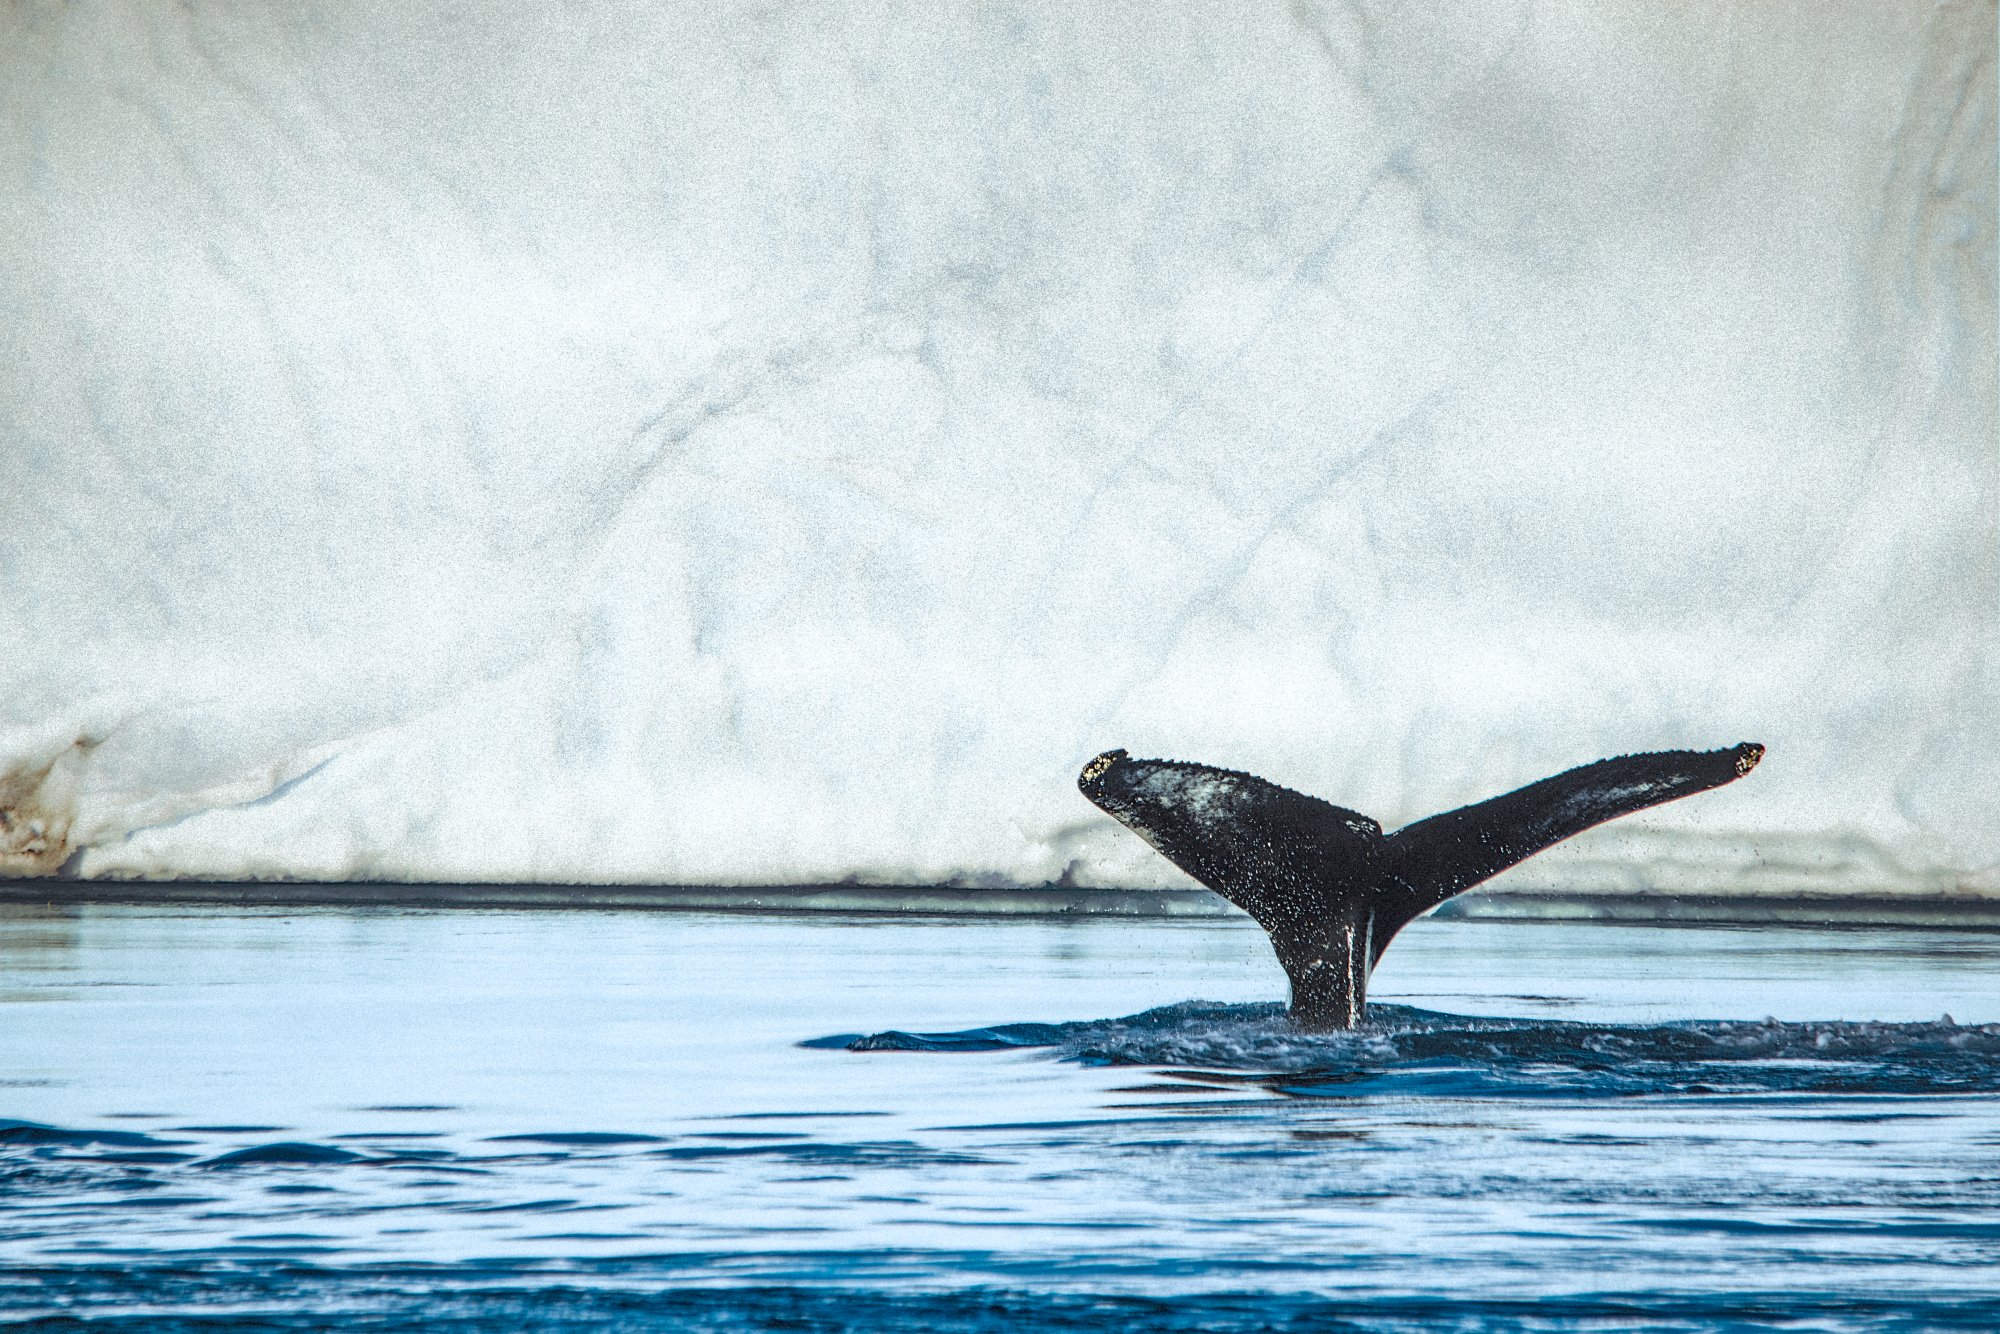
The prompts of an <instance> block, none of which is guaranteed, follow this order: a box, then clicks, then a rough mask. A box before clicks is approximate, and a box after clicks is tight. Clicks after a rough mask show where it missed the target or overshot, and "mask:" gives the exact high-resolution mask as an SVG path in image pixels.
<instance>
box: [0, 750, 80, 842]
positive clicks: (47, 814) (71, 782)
mask: <svg viewBox="0 0 2000 1334" xmlns="http://www.w3.org/2000/svg"><path fill="white" fill-rule="evenodd" d="M93 744H94V743H92V742H91V741H90V740H89V739H88V738H84V737H79V738H77V740H76V741H75V743H74V744H72V745H71V746H69V747H68V748H67V749H65V750H62V751H59V752H58V753H57V754H55V755H53V756H51V757H50V758H49V759H48V760H46V761H44V762H43V763H42V764H41V765H40V766H39V767H31V766H32V764H33V762H32V761H30V762H29V763H28V764H24V765H19V766H17V767H15V768H13V769H10V770H8V771H7V772H5V773H0V875H6V876H17V875H18V876H29V875H53V874H55V872H56V870H57V869H58V868H59V867H61V866H62V864H63V863H64V862H65V861H68V860H69V855H70V853H71V852H73V851H75V849H74V848H73V847H71V845H70V839H69V835H70V827H71V825H72V824H74V823H75V820H76V783H75V774H76V767H77V763H78V761H80V760H81V759H82V758H83V756H84V755H86V754H88V753H89V752H90V750H91V749H92V747H93ZM51 780H53V781H51Z"/></svg>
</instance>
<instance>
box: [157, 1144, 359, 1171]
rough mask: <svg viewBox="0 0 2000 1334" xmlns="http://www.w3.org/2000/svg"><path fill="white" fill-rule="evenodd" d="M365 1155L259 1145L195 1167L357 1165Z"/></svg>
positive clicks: (301, 1146) (320, 1147)
mask: <svg viewBox="0 0 2000 1334" xmlns="http://www.w3.org/2000/svg"><path fill="white" fill-rule="evenodd" d="M362 1157H363V1155H361V1154H358V1153H352V1152H350V1151H348V1150H346V1149H336V1148H334V1147H333V1146H332V1145H330V1144H296V1143H285V1144H259V1145H256V1146H255V1147H252V1148H248V1149H237V1150H236V1151H234V1152H233V1153H224V1154H218V1155H217V1156H215V1157H213V1158H204V1159H202V1160H201V1161H200V1162H198V1163H196V1164H195V1166H196V1167H251V1166H254V1165H256V1164H259V1163H292V1164H313V1165H318V1164H323V1163H358V1162H360V1161H361V1160H362Z"/></svg>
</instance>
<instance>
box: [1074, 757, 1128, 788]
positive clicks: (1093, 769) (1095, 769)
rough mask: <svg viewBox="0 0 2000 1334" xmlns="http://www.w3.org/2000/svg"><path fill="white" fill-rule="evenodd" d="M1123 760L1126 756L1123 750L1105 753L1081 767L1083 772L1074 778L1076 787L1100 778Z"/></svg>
mask: <svg viewBox="0 0 2000 1334" xmlns="http://www.w3.org/2000/svg"><path fill="white" fill-rule="evenodd" d="M1125 758H1127V755H1126V752H1125V751H1123V750H1107V751H1105V752H1104V753H1103V754H1102V755H1099V756H1098V757H1097V758H1096V759H1094V760H1092V761H1091V762H1090V763H1089V764H1086V765H1084V766H1083V772H1082V773H1080V774H1078V775H1077V776H1076V785H1077V786H1078V787H1082V786H1084V785H1085V784H1086V783H1088V782H1090V781H1091V780H1092V779H1094V778H1102V777H1103V776H1104V771H1105V770H1107V769H1109V768H1110V767H1111V766H1112V765H1114V764H1116V763H1118V761H1120V760H1122V759H1125Z"/></svg>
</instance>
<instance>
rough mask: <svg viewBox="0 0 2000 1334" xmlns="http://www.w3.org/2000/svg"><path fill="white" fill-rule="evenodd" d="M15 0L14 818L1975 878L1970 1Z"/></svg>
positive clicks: (1973, 62) (666, 863) (813, 856)
mask: <svg viewBox="0 0 2000 1334" xmlns="http://www.w3.org/2000/svg"><path fill="white" fill-rule="evenodd" d="M0 24H4V28H5V31H4V33H0V232H4V235H6V236H7V238H8V241H7V244H6V245H5V246H4V247H0V310H4V312H5V316H4V318H0V433H3V434H4V442H5V448H4V450H0V514H4V520H0V642H4V644H5V650H4V652H0V772H4V773H5V774H7V775H9V777H8V778H6V779H5V780H0V803H4V804H7V805H8V806H9V807H10V809H12V810H13V811H14V813H15V818H14V819H13V823H12V824H11V825H10V826H9V828H8V829H7V831H6V838H7V840H8V845H7V847H6V849H5V853H6V856H7V858H8V860H7V862H6V866H7V869H10V870H14V871H35V870H41V869H48V868H50V867H52V866H53V865H55V864H58V863H60V862H61V861H62V860H63V859H64V858H66V857H68V856H70V855H71V853H72V852H73V851H75V850H77V849H81V850H82V852H81V857H80V859H79V860H78V862H77V863H76V865H77V867H78V869H80V870H81V871H82V872H83V873H84V874H98V875H103V874H149V875H150V874H185V875H209V876H243V875H274V874H286V875H294V876H332V877H342V876H380V877H409V878H418V879H423V878H444V879H478V878H489V877H490V878H501V879H546V880H572V879H621V880H622V879H635V880H648V881H679V882H718V883H755V882H786V881H827V880H839V879H842V878H846V877H857V878H859V879H862V880H880V881H890V882H897V881H911V882H932V881H942V880H952V879H958V880H962V881H965V882H968V883H991V884H1010V883H1038V882H1042V881H1047V880H1052V879H1056V878H1058V877H1067V879H1068V880H1069V881H1070V882H1072V883H1078V884H1085V885H1088V884H1109V883H1118V884H1134V885H1144V884H1154V883H1169V882H1170V880H1169V878H1170V877H1171V876H1172V875H1173V874H1174V873H1173V872H1172V871H1171V868H1169V867H1167V866H1166V865H1165V864H1164V863H1163V862H1161V861H1160V860H1159V859H1158V858H1155V857H1154V856H1153V855H1152V854H1151V853H1150V852H1149V851H1148V850H1147V849H1146V848H1145V847H1144V846H1143V845H1142V844H1140V843H1139V842H1138V841H1137V840H1135V839H1130V838H1128V837H1125V836H1123V835H1122V834H1120V833H1119V832H1118V831H1116V830H1115V829H1114V827H1113V826H1112V825H1111V824H1110V822H1109V821H1108V820H1105V819H1101V818H1096V816H1095V813H1094V812H1093V811H1092V810H1090V809H1089V808H1088V806H1087V805H1086V804H1085V803H1083V802H1082V801H1081V800H1080V799H1079V798H1078V796H1077V794H1076V792H1075V790H1074V788H1073V785H1072V779H1073V776H1074V773H1075V771H1076V768H1077V766H1078V765H1079V764H1080V763H1081V762H1082V761H1083V760H1084V759H1086V758H1088V757H1089V756H1090V755H1091V754H1094V753H1096V752H1097V751H1099V750H1102V749H1104V748H1105V747H1107V746H1112V745H1119V746H1125V747H1128V748H1130V749H1131V750H1132V751H1133V752H1134V753H1135V754H1147V755H1153V754H1162V755H1173V756H1181V757H1187V758H1194V759H1200V760H1203V761H1206V762H1210V763H1216V764H1224V765H1229V766H1233V767H1241V768H1247V769H1250V770H1252V771H1254V772H1257V773H1260V774H1263V775H1264V776H1266V777H1269V778H1271V779H1273V780H1274V781H1278V782H1282V783H1285V784H1287V785H1290V786H1293V787H1297V788H1301V789H1304V790H1307V791H1311V792H1314V793H1317V794H1320V795H1324V796H1326V797H1328V798H1329V799H1332V800H1335V801H1338V802H1340V803H1341V804H1343V805H1347V806H1351V807H1353V808H1355V809H1358V810H1362V811H1365V812H1367V813H1368V814H1370V815H1372V816H1374V817H1376V818H1378V819H1380V820H1381V821H1382V822H1383V823H1384V824H1385V825H1390V826H1393V825H1395V824H1398V823H1400V822H1403V821H1405V820H1408V819H1412V818H1416V817H1418V816H1421V815H1424V814H1428V813H1430V812H1433V811H1437V810H1442V809H1445V808H1448V807H1451V806H1454V805H1457V804H1460V803H1463V802H1466V801H1470V800H1474V799H1477V798H1479V797H1482V796H1485V795H1488V794H1491V793H1494V792H1498V791H1501V790H1504V789H1507V788H1509V787H1512V786H1515V785H1518V784H1519V783H1522V782H1525V781H1528V780H1530V779H1533V778H1537V777H1540V776H1543V775H1545V774H1548V773H1552V772H1555V771H1557V770H1560V769H1562V768H1565V767H1567V766H1569V765H1572V764H1576V763H1581V762H1583V761H1586V760H1590V759H1595V758H1598V757H1600V756H1603V755H1609V754H1616V753H1621V752H1625V751H1631V750H1641V749H1651V748H1665V747H1682V746H1697V747H1710V746H1723V745H1729V744H1732V743H1735V742H1737V741H1741V740H1758V741H1763V742H1766V743H1768V744H1769V745H1770V747H1771V759H1770V761H1769V762H1768V763H1767V764H1766V765H1765V766H1764V768H1763V769H1762V770H1760V771H1759V773H1758V774H1757V776H1756V781H1755V783H1754V784H1745V785H1742V786H1741V787H1739V788H1736V789H1732V790H1731V791H1730V792H1729V793H1728V794H1726V799H1724V798H1718V799H1716V800H1713V801H1708V802H1704V803H1689V804H1688V805H1687V806H1686V808H1685V809H1682V808H1679V807H1670V808H1662V809H1660V810H1658V811H1655V812H1651V813H1648V814H1647V815H1646V816H1645V817H1643V818H1642V819H1639V820H1634V821H1631V822H1628V824H1629V827H1628V825H1627V824H1621V825H1620V826H1617V827H1613V828H1606V829H1602V830H1598V831H1595V832H1594V833H1592V834H1589V835H1586V836H1584V837H1583V838H1580V839H1578V840H1576V841H1575V842H1574V843H1572V844H1570V845H1566V846H1565V847H1564V848H1562V849H1559V850H1557V851H1556V852H1554V853H1551V854H1549V855H1548V856H1546V857H1543V858H1539V859H1537V860H1536V861H1535V862H1532V863H1529V864H1527V865H1525V866H1523V867H1521V868H1519V869H1518V870H1516V871H1515V872H1512V873H1510V876H1509V877H1508V881H1507V883H1511V884H1516V885H1528V884H1546V885H1591V886H1607V885H1609V886H1636V885H1647V886H1654V887H1659V888H1668V889H1695V888H1701V889H1745V890H1755V889H1776V890H1785V889H1798V888H1805V887H1814V888H1857V889H1932V890H1935V889H1949V888H1954V887H1970V888H1987V889H1991V888H1994V887H1996V886H2000V825H1996V823H1995V822H1994V821H1993V819H1992V814H1993V794H1994V793H1995V792H1996V791H2000V653H1996V651H1995V650H1996V647H2000V644H1996V631H2000V597H1996V595H2000V551H1996V545H1995V540H1994V531H1995V523H1996V511H2000V454H1996V450H1995V427H1996V421H1995V418H1996V413H1995V373H1994V372H1995V359H1996V346H1995V304H1994V268H1995V259H1994V255H1995V247H1994V232H1995V226H1994V210H1995V191H1994V178H1995V165H1994V164H1995V138H1994V81H1995V76H1994V58H1993V51H1994V7H1993V5H1992V4H1990V3H1947V4H1941V5H1931V4H1918V3H1908V4H1882V5H1849V6H1840V7H1836V8H1834V9H1825V8H1808V9H1792V8H1787V7H1782V6H1778V5H1775V4H1762V3H1758V4H1751V5H1748V6H1729V7H1726V8H1725V7H1724V6H1721V5H1719V4H1716V5H1697V6H1695V7H1693V8H1687V7H1682V8H1679V9H1676V10H1675V11H1674V12H1673V13H1672V14H1671V16H1669V15H1668V14H1667V13H1666V12H1665V11H1663V10H1659V9H1657V8H1645V7H1633V8H1627V9H1614V10H1602V11H1600V10H1595V9H1592V8H1589V7H1581V6H1555V5H1546V4H1499V5H1492V6H1479V7H1466V6H1452V5H1443V4H1437V5H1397V6H1376V5H1361V6H1339V5H1333V4H1324V5H1320V4H1300V5H1296V6H1284V5H1278V4H1268V5H1254V6H1246V7H1236V8H1230V9H1227V10H1213V9H1207V8H1201V7H1188V8H1185V9H1172V8H1162V9H1152V8H1123V7H1117V6H1112V5H1108V4H1087V5H1071V6H1044V5H992V6H969V5H968V6H950V7H941V8H940V7H919V8H917V9H915V10H893V9H889V8H886V7H884V8H877V7H873V6H864V5H842V6H836V7H833V8H830V9H815V8H811V7H784V6H780V7H770V6H736V5H692V4H686V5H666V6H660V5H642V4H628V5H617V4H607V5H602V6H596V7H591V8H588V9H583V10H576V11H572V10H569V9H557V8H555V7H550V6H543V5H531V4H526V3H514V2H513V0H508V2H507V3H487V4H479V5H443V6H426V7H421V8H418V9H411V8H410V7H407V6H401V5H391V4H364V3H356V4H348V5H341V6H335V7H333V8H331V9H328V10H320V11H315V12H313V13H311V14H310V15H307V14H303V13H301V14H294V13H292V12H290V11H286V10H281V9H276V8H270V7H250V8H247V9H240V10H232V9H224V8H210V7H207V6H202V5H197V6H194V7H192V8H188V9H178V8H177V9H172V10H165V9H161V10H155V9H151V8H146V7H128V6H123V5H115V4H92V3H79V4H75V5H68V6H57V5H40V4H29V5H25V6H18V7H15V8H12V9H10V10H8V11H7V13H6V15H5V17H4V18H0Z"/></svg>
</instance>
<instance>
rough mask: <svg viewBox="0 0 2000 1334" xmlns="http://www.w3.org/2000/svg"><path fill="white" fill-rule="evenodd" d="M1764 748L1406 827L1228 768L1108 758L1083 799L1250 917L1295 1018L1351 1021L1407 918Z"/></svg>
mask: <svg viewBox="0 0 2000 1334" xmlns="http://www.w3.org/2000/svg"><path fill="white" fill-rule="evenodd" d="M1763 756H1764V747H1762V746H1761V745H1758V744H1756V743H1754V742H1744V743H1742V744H1741V745H1737V746H1733V747H1731V748H1729V749H1727V750H1709V751H1695V750H1669V751H1658V752H1655V753H1652V754H1647V755H1624V756H1620V757H1619V758H1617V759H1612V760H1599V761H1598V762H1596V763H1595V764H1585V765H1581V766H1579V767H1578V768H1575V769H1570V770H1567V771H1566V772H1563V773H1560V774H1557V775H1556V776H1555V777H1553V778H1545V779H1543V780H1542V781H1540V782H1538V783H1530V784H1528V785H1527V786H1526V787H1523V788H1518V789H1516V790H1515V791H1513V792H1509V793H1507V794H1506V795H1504V796H1499V797H1494V798H1492V799H1491V800H1488V801H1482V802H1477V803H1475V804H1473V805H1471V806H1463V807H1460V808H1459V809H1457V810H1454V811H1447V812H1445V813H1444V814H1442V815H1434V816H1432V817H1430V818H1429V819H1427V820H1419V821H1417V822H1416V823H1415V824H1412V825H1406V826H1405V827H1403V828H1402V829H1399V830H1397V831H1396V832H1395V833H1393V834H1384V833H1383V832H1382V827H1381V826H1380V825H1378V824H1376V823H1375V821H1373V820H1371V819H1369V818H1368V817H1367V816H1365V815H1361V814H1358V813H1356V812H1354V811H1350V810H1343V809H1342V808H1341V807H1339V806H1334V805H1332V804H1330V803H1328V802H1324V801H1321V800H1320V799H1319V798H1317V797H1309V796H1306V795H1305V794H1304V793H1302V792H1294V791H1292V790H1291V789H1290V788H1284V787H1279V786H1278V785H1277V784H1276V783H1267V782H1265V781H1264V780H1263V779H1261V778H1257V777H1255V776H1253V775H1251V774H1247V773H1241V772H1239V771H1237V770H1233V769H1216V768H1211V767H1210V766H1208V765H1205V764H1189V763H1186V762H1183V761H1180V760H1135V759H1133V758H1132V757H1131V756H1129V755H1127V754H1126V753H1125V752H1124V751H1122V750H1111V751H1106V752H1105V753H1104V754H1102V755H1099V756H1098V757H1097V758H1096V759H1094V760H1092V761H1091V762H1090V763H1089V764H1087V765H1085V766H1084V769H1083V773H1082V775H1081V776H1080V777H1079V778H1078V779H1077V786H1078V787H1079V788H1081V789H1082V791H1083V795H1084V796H1086V797H1088V798H1090V800H1091V801H1093V802H1095V803H1096V804H1097V805H1098V806H1100V807H1102V808H1103V809H1104V810H1105V811H1107V812H1108V813H1110V814H1111V815H1112V816H1114V817H1115V818H1116V819H1118V820H1119V821H1120V822H1122V823H1123V824H1125V825H1126V826H1127V827H1128V828H1130V829H1131V830H1132V831H1133V832H1134V833H1136V834H1138V835H1139V836H1140V837H1141V838H1143V839H1145V840H1146V841H1147V842H1148V843H1150V844H1152V845H1153V847H1154V848H1155V849H1157V850H1158V851H1159V852H1160V854H1161V855H1162V856H1164V857H1165V858H1166V859H1167V860H1168V861H1171V862H1172V863H1173V864H1174V865H1176V866H1178V867H1180V868H1181V869H1182V870H1183V871H1186V872H1187V873H1188V874H1189V875H1191V876H1193V877H1194V878H1195V879H1196V880H1198V881H1200V882H1201V883H1202V884H1204V885H1206V886H1207V887H1208V888H1210V889H1212V890H1214V891H1215V892H1216V893H1218V894H1220V895H1222V897H1223V898H1225V899H1228V900H1229V901H1230V902H1231V903H1233V904H1235V905H1236V906H1237V907H1239V908H1242V909H1243V910H1244V911H1245V912H1247V913H1249V914H1250V915H1251V916H1252V917H1253V918H1255V919H1256V921H1257V924H1258V925H1259V926H1261V927H1263V928H1264V930H1265V932H1266V933H1267V934H1269V936H1270V937H1271V944H1272V945H1273V946H1274V947H1275V948H1276V950H1277V952H1278V962H1279V963H1281V964H1283V965H1284V969H1285V975H1286V976H1287V977H1289V978H1290V979H1291V985H1292V1004H1291V1014H1292V1018H1293V1020H1294V1021H1295V1022H1296V1023H1298V1024H1299V1025H1300V1026H1302V1027H1305V1028H1309V1029H1315V1030H1331V1029H1343V1028H1352V1027H1354V1026H1355V1025H1356V1024H1358V1023H1360V1022H1361V1018H1362V1014H1363V1012H1364V1010H1365V1009H1366V1006H1367V1000H1368V975H1369V973H1370V971H1371V970H1373V968H1374V967H1375V964H1376V962H1377V961H1379V960H1380V959H1381V957H1382V951H1383V950H1385V949H1387V948H1388V945H1389V942H1390V941H1391V940H1392V939H1394V938H1395V935H1396V933H1397V932H1398V931H1400V930H1402V929H1403V927H1404V926H1406V925H1407V924H1408V923H1409V922H1410V921H1411V920H1412V919H1414V918H1416V917H1418V916H1420V915H1421V914H1423V913H1425V912H1428V911H1429V910H1430V909H1432V908H1435V907H1436V906H1437V905H1438V904H1440V903H1443V902H1444V901H1445V900H1446V899H1449V898H1451V897H1452V896H1454V895H1456V894H1462V893H1464V892H1465V891H1466V890H1468V889H1470V888H1472V887H1473V886H1474V885H1476V884H1478V883H1479V882H1480V881H1482V880H1485V879H1487V878H1488V877H1490V876H1494V875H1497V874H1499V873H1500V872H1501V871H1504V870H1506V869H1507V868H1508V867H1510V866H1513V865H1515V864H1516V863H1517V862H1521V861H1525V860H1526V859H1527V858H1529V857H1532V856H1534V855H1535V854H1536V853H1537V852H1540V851H1541V850H1542V849H1543V848H1546V847H1549V846H1551V845H1553V844H1556V843H1560V842H1561V841H1562V840H1564V839H1566V838H1568V837H1570V836H1571V835H1572V834H1579V833H1582V832H1583V831H1584V830H1586V829H1589V828H1591V827H1592V826H1593V825H1599V824H1603V823H1604V822H1605V821H1607V820H1615V819H1617V818H1618V817H1619V816H1621V815H1630V814H1631V813H1632V812H1634V811H1640V810H1644V809H1645V808H1647V807H1648V806H1657V805H1659V804H1661V803H1662V802H1667V801H1673V800H1675V799H1677V798H1680V797H1685V796H1691V795H1692V794H1694V793H1696V792H1705V791H1707V790H1708V789H1709V788H1713V787H1721V786H1722V785H1723V784H1725V783H1732V782H1734V781H1736V780H1737V779H1738V778H1741V777H1742V776H1743V775H1744V774H1747V773H1749V772H1750V771H1751V770H1752V769H1754V768H1756V767H1757V761H1758V760H1760V759H1762V758H1763Z"/></svg>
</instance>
